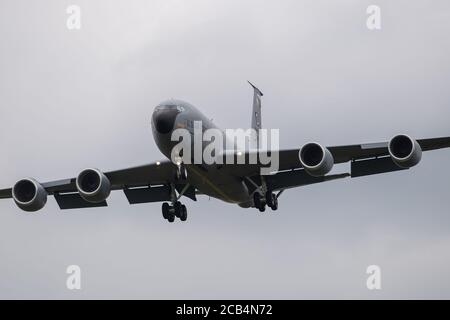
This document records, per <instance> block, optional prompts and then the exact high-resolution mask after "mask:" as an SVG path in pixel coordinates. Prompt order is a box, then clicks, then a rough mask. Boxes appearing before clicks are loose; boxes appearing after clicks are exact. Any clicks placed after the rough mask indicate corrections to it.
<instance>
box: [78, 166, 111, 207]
mask: <svg viewBox="0 0 450 320" xmlns="http://www.w3.org/2000/svg"><path fill="white" fill-rule="evenodd" d="M75 184H76V187H77V190H78V193H79V194H80V196H81V197H82V198H83V199H84V200H86V201H87V202H90V203H100V202H103V201H105V200H106V199H107V198H108V197H109V194H110V193H111V182H110V181H109V179H108V177H106V176H105V175H104V174H103V172H101V171H99V170H97V169H85V170H83V171H82V172H81V173H80V174H79V175H78V177H77V179H76V182H75Z"/></svg>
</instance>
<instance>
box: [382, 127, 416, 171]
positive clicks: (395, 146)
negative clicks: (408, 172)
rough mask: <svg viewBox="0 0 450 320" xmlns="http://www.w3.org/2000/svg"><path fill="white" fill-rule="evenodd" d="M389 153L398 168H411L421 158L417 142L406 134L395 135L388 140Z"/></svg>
mask: <svg viewBox="0 0 450 320" xmlns="http://www.w3.org/2000/svg"><path fill="white" fill-rule="evenodd" d="M388 150H389V154H390V155H391V158H392V161H394V163H395V164H396V165H397V166H399V167H400V168H411V167H414V166H415V165H416V164H418V163H419V162H420V160H421V159H422V148H421V147H420V145H419V143H418V142H417V141H416V140H414V139H412V138H410V137H408V136H407V135H403V134H401V135H398V136H395V137H393V138H392V139H391V141H389V145H388Z"/></svg>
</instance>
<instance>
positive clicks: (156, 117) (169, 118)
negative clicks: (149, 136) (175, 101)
mask: <svg viewBox="0 0 450 320" xmlns="http://www.w3.org/2000/svg"><path fill="white" fill-rule="evenodd" d="M177 115H178V111H177V110H176V109H162V110H156V111H155V112H154V113H153V122H154V124H155V128H156V131H158V132H159V133H161V134H167V133H169V132H170V131H171V130H172V129H173V126H174V124H175V118H176V117H177Z"/></svg>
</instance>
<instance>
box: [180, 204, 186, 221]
mask: <svg viewBox="0 0 450 320" xmlns="http://www.w3.org/2000/svg"><path fill="white" fill-rule="evenodd" d="M180 220H181V221H186V220H187V209H186V206H185V205H184V204H183V205H181V215H180Z"/></svg>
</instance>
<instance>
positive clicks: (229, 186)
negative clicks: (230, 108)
mask: <svg viewBox="0 0 450 320" xmlns="http://www.w3.org/2000/svg"><path fill="white" fill-rule="evenodd" d="M195 121H201V123H202V132H204V131H205V130H207V129H219V128H218V127H217V126H216V125H215V124H214V123H213V122H212V121H211V120H210V119H208V118H207V117H206V116H205V115H203V114H202V113H201V112H200V111H199V110H198V109H197V108H195V107H194V106H193V105H191V104H189V103H187V102H184V101H180V100H174V99H171V100H167V101H164V102H162V103H160V104H159V105H158V106H157V107H156V108H155V110H154V112H153V115H152V121H151V123H152V131H153V137H154V139H155V142H156V144H157V146H158V148H159V150H160V151H161V152H162V153H163V154H164V155H165V156H166V157H167V158H168V159H171V152H172V149H173V148H174V146H175V145H177V144H178V142H179V141H178V140H176V141H172V138H171V137H172V133H173V131H174V130H176V129H179V128H183V129H186V130H188V131H189V133H190V135H191V137H192V139H191V141H194V126H193V124H194V122H195ZM221 131H222V132H223V130H221ZM202 141H203V140H202ZM206 145H207V143H205V142H202V151H203V150H204V148H205V146H206ZM191 163H192V164H186V165H185V167H186V170H187V172H188V175H187V179H188V180H187V182H188V183H189V184H191V185H192V186H195V187H196V188H197V189H198V190H199V191H200V193H202V194H205V195H208V196H211V197H214V198H218V199H220V200H223V201H226V202H229V203H235V204H239V205H240V206H242V207H249V206H251V205H252V200H251V195H250V194H249V190H248V188H247V186H246V184H245V183H244V181H243V180H242V179H241V178H240V177H235V176H232V175H230V174H229V173H228V172H227V170H226V165H217V164H212V165H208V164H206V163H204V162H202V163H201V164H193V163H194V162H193V161H192V162H191Z"/></svg>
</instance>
